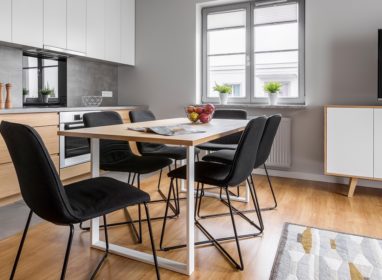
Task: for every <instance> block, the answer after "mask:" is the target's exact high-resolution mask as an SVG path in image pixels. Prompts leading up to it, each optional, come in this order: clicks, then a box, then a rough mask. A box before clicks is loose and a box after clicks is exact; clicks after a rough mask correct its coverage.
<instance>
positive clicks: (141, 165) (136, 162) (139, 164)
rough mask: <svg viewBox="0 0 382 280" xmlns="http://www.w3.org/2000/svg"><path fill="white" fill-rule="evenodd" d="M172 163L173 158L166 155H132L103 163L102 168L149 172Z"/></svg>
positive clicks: (140, 172) (139, 172)
mask: <svg viewBox="0 0 382 280" xmlns="http://www.w3.org/2000/svg"><path fill="white" fill-rule="evenodd" d="M171 163H172V160H171V159H169V158H166V157H158V156H135V155H130V156H129V157H126V158H124V159H122V160H119V161H114V162H110V163H101V169H102V170H107V171H118V172H131V173H138V174H147V173H151V172H155V171H158V170H160V169H162V168H164V167H166V166H169V165H170V164H171Z"/></svg>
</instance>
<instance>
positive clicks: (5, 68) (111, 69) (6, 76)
mask: <svg viewBox="0 0 382 280" xmlns="http://www.w3.org/2000/svg"><path fill="white" fill-rule="evenodd" d="M67 72H68V74H67V75H68V76H67V83H68V85H67V99H68V106H69V107H81V106H82V100H81V97H82V96H85V95H99V96H100V95H101V91H103V90H106V91H112V92H113V97H111V98H104V100H103V102H102V106H114V105H118V66H116V65H112V64H109V63H102V62H94V61H88V60H85V59H82V58H75V57H72V58H68V62H67ZM0 82H1V83H3V84H5V83H8V82H9V83H11V84H12V102H13V107H15V108H16V107H22V105H23V103H22V51H21V50H19V49H16V48H11V47H5V46H0ZM4 91H5V86H4V88H3V96H4V97H5V94H4Z"/></svg>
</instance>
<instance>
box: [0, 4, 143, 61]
mask: <svg viewBox="0 0 382 280" xmlns="http://www.w3.org/2000/svg"><path fill="white" fill-rule="evenodd" d="M0 4H1V9H0V41H2V42H5V43H7V45H9V43H11V44H15V45H17V46H22V47H26V48H28V47H32V48H39V49H49V50H53V51H56V52H60V53H68V54H72V55H78V56H84V57H89V58H93V59H98V60H104V61H110V62H115V63H120V64H128V65H134V64H135V0H0Z"/></svg>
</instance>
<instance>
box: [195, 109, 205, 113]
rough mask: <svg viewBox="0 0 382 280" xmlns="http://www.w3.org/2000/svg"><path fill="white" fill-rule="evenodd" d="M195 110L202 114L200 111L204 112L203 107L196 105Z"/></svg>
mask: <svg viewBox="0 0 382 280" xmlns="http://www.w3.org/2000/svg"><path fill="white" fill-rule="evenodd" d="M195 112H196V113H198V114H202V113H204V108H203V107H196V108H195Z"/></svg>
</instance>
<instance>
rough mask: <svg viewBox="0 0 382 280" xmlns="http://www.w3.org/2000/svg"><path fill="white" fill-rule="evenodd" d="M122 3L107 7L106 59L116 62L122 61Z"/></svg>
mask: <svg viewBox="0 0 382 280" xmlns="http://www.w3.org/2000/svg"><path fill="white" fill-rule="evenodd" d="M121 1H124V0H108V1H107V5H105V59H106V60H108V61H114V62H120V61H121Z"/></svg>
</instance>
